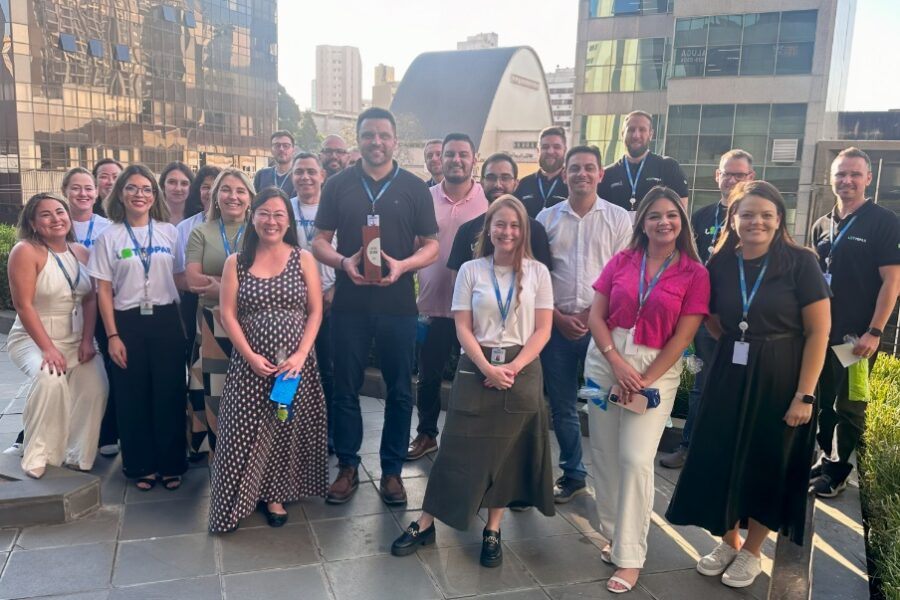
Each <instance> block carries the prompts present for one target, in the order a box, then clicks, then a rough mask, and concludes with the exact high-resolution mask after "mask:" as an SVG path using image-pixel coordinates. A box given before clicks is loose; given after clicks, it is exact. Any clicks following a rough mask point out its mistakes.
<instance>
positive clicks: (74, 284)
mask: <svg viewBox="0 0 900 600" xmlns="http://www.w3.org/2000/svg"><path fill="white" fill-rule="evenodd" d="M66 250H67V251H68V253H69V254H71V255H72V256H73V257H74V258H75V269H76V271H77V272H76V274H75V281H72V276H71V275H69V272H68V271H66V266H65V265H64V264H63V261H62V259H60V258H59V257H58V256H57V255H56V252H54V251H53V250H50V248H49V247H48V248H47V251H48V252H50V254H52V255H53V258H55V259H56V264H58V265H59V270H60V271H62V272H63V275H65V277H66V281H67V282H68V283H69V289H70V290H72V298H75V289H76V288H77V287H78V282H79V281H81V266H80V265H79V263H78V257H76V256H75V254H74V253H73V252H72V249H71V248H69V246H68V244H66Z"/></svg>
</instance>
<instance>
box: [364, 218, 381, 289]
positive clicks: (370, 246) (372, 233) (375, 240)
mask: <svg viewBox="0 0 900 600" xmlns="http://www.w3.org/2000/svg"><path fill="white" fill-rule="evenodd" d="M380 225H381V224H380V219H379V217H378V215H368V216H367V218H366V225H365V226H364V227H363V228H362V241H363V279H364V280H365V281H366V282H368V283H375V282H378V281H381V226H380Z"/></svg>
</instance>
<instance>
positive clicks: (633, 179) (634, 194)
mask: <svg viewBox="0 0 900 600" xmlns="http://www.w3.org/2000/svg"><path fill="white" fill-rule="evenodd" d="M622 162H624V163H625V174H626V175H628V184H629V185H630V186H631V210H634V203H635V200H636V197H637V186H638V183H640V181H641V172H643V170H644V164H645V163H646V162H647V157H646V156H645V157H644V158H643V159H642V160H641V164H640V166H639V167H638V170H637V174H636V175H635V176H634V177H632V176H631V163H629V162H628V158H627V157H625V158H622Z"/></svg>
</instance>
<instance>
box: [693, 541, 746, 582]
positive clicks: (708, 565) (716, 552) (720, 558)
mask: <svg viewBox="0 0 900 600" xmlns="http://www.w3.org/2000/svg"><path fill="white" fill-rule="evenodd" d="M737 555H738V551H737V550H735V549H734V548H732V547H731V546H729V545H728V544H726V543H725V542H720V543H719V545H718V546H716V547H715V548H713V551H712V552H710V553H709V554H707V555H706V556H704V557H703V558H701V559H700V560H699V561H697V572H698V573H700V574H701V575H706V576H707V577H715V576H716V575H721V574H722V573H724V572H725V569H727V568H728V565H730V564H731V561H733V560H734V557H735V556H737Z"/></svg>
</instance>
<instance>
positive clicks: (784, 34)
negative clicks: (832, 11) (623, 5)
mask: <svg viewBox="0 0 900 600" xmlns="http://www.w3.org/2000/svg"><path fill="white" fill-rule="evenodd" d="M816 18H817V11H815V10H799V11H790V12H783V13H777V12H772V13H756V14H748V15H716V16H709V17H687V18H683V19H677V20H676V22H675V40H674V43H673V51H672V52H673V60H672V77H719V76H734V75H795V74H805V73H810V72H812V59H813V53H814V50H815V36H816Z"/></svg>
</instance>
